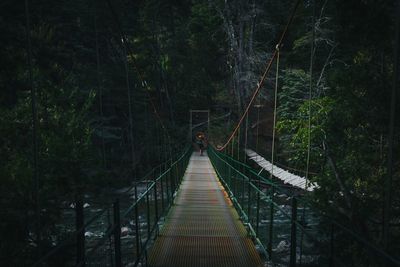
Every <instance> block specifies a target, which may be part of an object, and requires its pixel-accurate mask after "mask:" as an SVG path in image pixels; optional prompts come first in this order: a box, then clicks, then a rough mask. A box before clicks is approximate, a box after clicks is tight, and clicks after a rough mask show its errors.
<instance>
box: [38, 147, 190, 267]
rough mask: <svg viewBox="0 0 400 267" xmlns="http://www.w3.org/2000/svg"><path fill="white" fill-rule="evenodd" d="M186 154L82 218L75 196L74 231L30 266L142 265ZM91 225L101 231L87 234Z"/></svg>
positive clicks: (169, 204)
mask: <svg viewBox="0 0 400 267" xmlns="http://www.w3.org/2000/svg"><path fill="white" fill-rule="evenodd" d="M190 156H191V148H187V149H185V152H184V153H183V154H181V155H180V156H179V158H177V159H175V160H174V159H170V160H168V161H167V162H164V163H163V164H160V165H158V166H156V167H155V168H153V169H152V170H151V171H150V172H149V173H147V174H146V175H145V176H144V177H143V178H142V179H140V180H139V181H138V182H136V183H135V184H134V185H133V186H132V187H131V188H129V189H128V190H126V191H125V192H124V193H122V194H121V196H120V198H119V199H116V200H115V202H114V203H112V204H111V205H106V207H104V208H103V209H102V210H101V211H99V212H98V213H97V214H96V215H95V216H93V217H92V218H90V219H89V220H88V221H86V222H85V219H84V209H83V203H82V201H77V203H76V205H75V210H76V230H75V231H74V232H73V233H71V234H70V235H69V236H68V237H67V238H66V239H65V240H64V241H63V242H61V243H60V244H59V245H57V246H56V247H55V248H53V249H52V250H51V251H49V252H48V253H47V254H46V255H45V256H44V257H42V258H41V259H40V260H39V261H38V262H36V263H35V264H34V265H33V266H53V265H54V264H57V266H116V267H121V266H127V265H129V266H138V265H141V266H147V251H148V248H149V247H150V246H151V245H152V242H153V241H154V239H155V237H156V236H157V233H158V229H159V226H160V225H161V224H162V222H163V219H164V216H165V215H166V214H167V212H168V210H169V208H170V207H171V205H172V203H173V199H174V197H175V195H176V191H177V189H178V188H179V185H180V183H181V180H182V178H183V175H184V173H185V171H186V168H187V165H188V163H189V159H190ZM132 202H133V203H132ZM129 203H131V204H129ZM121 206H127V207H126V208H124V207H121ZM93 228H96V229H97V232H101V233H102V234H101V235H100V236H96V237H90V236H88V235H87V233H88V232H87V231H88V229H93Z"/></svg>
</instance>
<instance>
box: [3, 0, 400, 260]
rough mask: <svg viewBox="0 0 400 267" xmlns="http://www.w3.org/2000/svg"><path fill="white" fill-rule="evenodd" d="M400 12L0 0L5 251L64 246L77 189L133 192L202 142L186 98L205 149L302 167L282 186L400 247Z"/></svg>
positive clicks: (391, 4) (208, 2) (285, 3)
mask: <svg viewBox="0 0 400 267" xmlns="http://www.w3.org/2000/svg"><path fill="white" fill-rule="evenodd" d="M290 18H292V21H291V23H289V24H288V20H290ZM399 24H400V3H399V1H395V0H303V1H297V0H267V1H259V0H225V1H222V0H187V1H183V0H147V1H144V0H137V1H133V0H113V1H111V0H97V1H95V0H88V1H76V0H73V1H65V0H59V1H48V0H24V1H12V0H2V1H1V3H0V29H1V36H0V47H1V49H0V66H1V68H0V184H1V185H0V265H1V266H32V265H33V264H34V263H35V262H37V261H38V260H40V259H41V258H42V257H43V256H45V255H46V254H47V253H48V252H49V251H52V249H54V248H55V247H57V245H58V244H59V243H60V242H61V241H62V240H64V239H66V237H67V235H68V233H69V232H70V230H69V227H72V228H71V229H73V227H74V223H75V220H76V218H75V213H74V212H73V208H75V206H76V203H78V202H79V201H83V204H85V205H87V207H89V206H91V207H92V208H93V209H94V208H96V209H97V208H98V209H101V208H103V207H104V206H105V205H108V204H109V203H111V202H112V201H113V199H114V198H121V207H122V206H124V203H122V199H123V198H122V197H118V194H119V193H120V192H122V191H124V190H126V189H127V188H128V189H129V188H130V187H131V186H134V185H135V184H136V183H137V182H138V181H139V180H141V179H142V178H143V177H145V175H146V174H147V173H148V172H149V171H151V170H152V169H154V168H157V166H160V164H161V165H162V164H164V165H163V166H166V164H168V162H172V161H174V160H175V159H178V158H179V156H180V155H181V154H182V151H184V150H185V149H186V148H187V147H193V146H192V130H193V129H192V128H190V127H192V124H190V123H193V124H194V123H199V124H200V125H201V124H202V122H203V120H206V121H207V118H206V117H202V116H203V115H201V116H200V117H199V115H196V116H197V117H196V116H195V117H193V118H192V119H193V121H192V120H190V110H206V111H209V113H207V114H209V118H208V119H209V120H210V121H209V128H208V129H207V130H205V131H207V135H208V147H209V148H208V149H217V148H221V147H222V148H224V149H223V151H224V152H223V153H225V154H226V155H227V156H230V157H231V158H233V159H236V160H237V161H241V162H245V163H247V164H248V165H250V166H252V168H254V169H256V172H257V173H258V172H259V170H260V166H258V165H257V164H256V163H255V162H252V161H251V160H250V159H249V158H248V155H247V154H246V151H247V150H248V149H251V150H252V151H255V152H257V153H258V154H259V155H261V156H262V157H264V158H265V159H266V160H269V161H272V162H273V163H276V165H277V166H280V167H282V168H283V169H286V170H289V171H290V172H291V173H294V174H296V175H299V176H302V177H303V176H304V177H306V179H307V183H308V182H310V183H314V184H317V185H318V186H317V188H316V189H315V190H313V191H310V192H308V191H307V190H299V189H298V188H289V189H288V190H289V191H290V192H291V193H293V194H296V195H297V194H299V195H301V196H303V197H304V198H306V199H307V201H310V202H312V203H313V206H314V207H316V208H317V209H318V210H319V211H321V212H322V213H323V214H327V215H328V216H329V218H332V219H334V220H337V221H339V222H341V223H343V224H344V225H346V227H347V228H348V229H351V231H353V232H355V233H357V235H358V236H361V237H362V238H363V240H364V239H365V240H366V241H368V244H373V246H374V247H376V248H379V249H381V250H382V251H383V252H382V253H384V254H385V255H389V256H390V257H393V258H395V259H397V260H398V262H400V254H399V251H400V241H399V240H400V195H398V194H397V193H398V192H399V190H400V157H399V153H400V119H399V118H400V117H399V116H400V114H399V110H400V102H399V101H398V100H399V98H400V90H399V87H400V83H399V79H400V68H399V67H400V65H399V62H400V61H399V59H400V44H399V36H400V26H399ZM282 33H284V38H282V39H281V37H282V36H283V35H282ZM268 62H271V66H270V70H268V71H269V72H268V71H266V69H267V66H268ZM265 73H267V75H266V76H265V77H263V74H265ZM258 89H259V91H258V92H257V93H256V94H254V92H255V91H256V90H258ZM249 103H251V104H249ZM238 121H240V122H242V124H240V123H239V124H238ZM237 126H238V128H237ZM235 128H237V129H236V130H235ZM188 130H189V132H190V134H189V137H188ZM232 131H234V132H233V135H232ZM235 131H236V134H235ZM232 137H233V138H232ZM227 140H228V143H226V142H227ZM229 141H230V143H229ZM194 150H196V146H194ZM209 153H210V152H209ZM261 172H262V170H261V171H260V173H261ZM160 173H161V169H160ZM260 173H259V175H260ZM263 175H264V174H263ZM265 175H266V174H265ZM268 177H269V176H268V175H266V179H267V178H268ZM268 179H269V178H268ZM270 179H271V180H272V181H276V182H277V183H280V181H279V179H277V178H276V177H270ZM285 188H287V187H285ZM135 189H136V186H135ZM285 190H286V189H285ZM155 194H156V195H157V192H156V193H155ZM136 197H137V196H136ZM156 198H157V196H156ZM248 198H249V201H250V196H248ZM131 201H132V200H131ZM106 203H108V204H106ZM126 205H127V204H126ZM249 205H250V204H249ZM124 207H125V206H124ZM89 208H90V207H89ZM71 210H72V211H71ZM85 212H86V208H85ZM85 216H87V215H86V213H85ZM88 216H89V215H88ZM325 223H326V222H325V221H324V220H321V221H319V223H317V224H318V226H320V227H322V228H321V229H325V228H324V227H326V225H325ZM71 225H72V226H71ZM342 238H343V239H340V238H339V239H340V240H342V241H343V247H345V248H346V249H347V251H346V254H345V255H351V256H349V257H353V258H362V257H364V256H363V255H364V254H363V253H365V252H361V251H359V250H358V249H357V247H356V246H355V245H352V244H348V243H346V241H345V239H346V238H345V237H342ZM298 239H299V238H298ZM339 239H338V240H339ZM271 244H272V243H271ZM271 246H272V245H271ZM340 246H341V245H340ZM64 252H65V253H64V254H63V255H62V256H60V259H61V258H62V259H65V258H68V257H69V256H68V255H70V254H68V253H67V252H66V250H64ZM367 254H368V253H367ZM60 262H61V260H60ZM60 262H51V263H47V265H40V266H64V265H63V264H65V266H71V265H69V264H70V262H67V261H63V263H60ZM300 262H301V260H300ZM146 263H147V260H146ZM267 264H268V265H267ZM304 264H305V263H304ZM72 266H75V265H72ZM92 266H97V265H92ZM99 266H112V265H99ZM132 266H133V265H132ZM135 266H137V265H135ZM138 266H141V265H138ZM265 266H286V265H278V264H277V265H273V263H271V262H268V263H266V265H265ZM298 266H322V265H302V264H301V263H300V264H299V265H298ZM329 266H333V265H329ZM335 266H398V265H395V264H392V265H390V264H389V265H387V264H380V263H378V264H375V265H374V264H371V265H363V264H361V263H359V262H357V261H355V263H353V265H340V264H337V265H335Z"/></svg>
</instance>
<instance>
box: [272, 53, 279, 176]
mask: <svg viewBox="0 0 400 267" xmlns="http://www.w3.org/2000/svg"><path fill="white" fill-rule="evenodd" d="M276 51H277V57H276V74H275V92H274V94H275V95H274V122H273V126H272V127H273V128H272V148H271V179H272V178H273V176H274V159H275V133H276V111H277V106H278V82H279V61H280V51H279V47H278V46H277V47H276Z"/></svg>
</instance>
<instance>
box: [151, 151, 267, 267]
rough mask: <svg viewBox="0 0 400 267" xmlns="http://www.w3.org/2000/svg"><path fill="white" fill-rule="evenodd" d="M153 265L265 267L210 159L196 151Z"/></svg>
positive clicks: (155, 250)
mask: <svg viewBox="0 0 400 267" xmlns="http://www.w3.org/2000/svg"><path fill="white" fill-rule="evenodd" d="M149 265H150V266H152V267H161V266H163V267H164V266H165V267H167V266H168V267H181V266H184V267H206V266H207V267H212V266H216V267H224V266H227V267H228V266H229V267H234V266H238V267H239V266H240V267H245V266H262V263H261V259H260V257H259V255H258V253H257V251H256V249H255V247H254V245H253V243H252V241H251V240H250V239H249V238H248V237H247V236H246V229H245V228H244V226H243V224H242V223H241V221H240V220H239V216H238V214H237V212H236V210H235V209H234V208H233V206H232V203H231V202H230V200H229V198H228V197H227V194H226V192H225V190H224V188H223V187H222V185H221V184H220V183H219V181H218V179H217V176H216V174H215V171H214V168H213V167H212V165H211V162H210V160H209V158H208V156H206V155H204V156H199V154H198V153H197V152H195V153H193V155H192V157H191V159H190V162H189V166H188V168H187V170H186V173H185V176H184V178H183V181H182V184H181V187H180V190H179V192H178V195H177V196H176V198H175V202H174V205H173V207H172V208H171V210H170V212H169V214H168V216H167V220H166V223H165V225H164V227H163V228H162V230H161V232H160V235H159V236H158V238H157V240H156V241H155V244H154V246H153V248H152V250H151V252H150V257H149Z"/></svg>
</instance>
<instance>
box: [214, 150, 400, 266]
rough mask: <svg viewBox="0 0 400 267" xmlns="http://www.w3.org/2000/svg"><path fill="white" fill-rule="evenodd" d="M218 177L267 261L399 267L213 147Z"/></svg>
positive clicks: (298, 197) (351, 232)
mask: <svg viewBox="0 0 400 267" xmlns="http://www.w3.org/2000/svg"><path fill="white" fill-rule="evenodd" d="M208 155H209V157H210V160H211V162H212V164H213V166H214V168H215V170H216V172H217V175H218V177H219V179H220V181H221V183H222V184H223V186H224V187H225V189H226V191H227V192H228V194H229V196H230V198H231V200H232V203H233V204H234V206H235V208H236V209H237V210H238V212H239V215H240V217H241V220H242V221H243V223H244V224H245V225H246V226H247V227H248V233H249V235H250V236H251V237H252V238H253V239H254V241H255V242H256V243H257V244H258V246H259V247H260V250H262V251H264V253H265V255H266V257H267V260H269V261H271V262H273V263H277V264H282V265H284V266H290V267H294V266H329V267H333V266H370V267H373V266H374V267H375V266H376V267H378V266H400V260H399V259H397V258H395V257H393V256H391V255H389V254H387V253H386V252H384V251H382V250H381V249H380V248H379V247H378V246H376V245H375V244H373V243H372V242H370V241H369V240H366V239H365V238H364V237H362V236H361V235H360V234H359V233H357V231H356V230H353V229H351V228H350V227H346V226H344V225H343V224H342V223H339V222H337V221H335V220H333V219H332V218H329V217H328V216H326V215H324V214H323V213H322V212H320V211H319V210H317V209H315V208H314V207H313V206H312V204H311V202H310V201H308V200H307V199H305V198H304V197H303V196H301V195H296V194H294V193H292V192H291V191H290V190H289V189H288V188H284V187H281V186H280V185H278V184H276V183H274V182H272V181H271V180H269V179H267V178H266V177H265V176H261V175H260V174H259V173H257V172H256V171H255V170H254V169H252V168H251V167H250V166H248V165H246V164H244V163H242V162H239V161H237V160H235V159H233V158H231V157H230V156H228V155H226V154H224V153H221V152H218V151H216V150H215V149H214V148H212V147H209V149H208Z"/></svg>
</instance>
